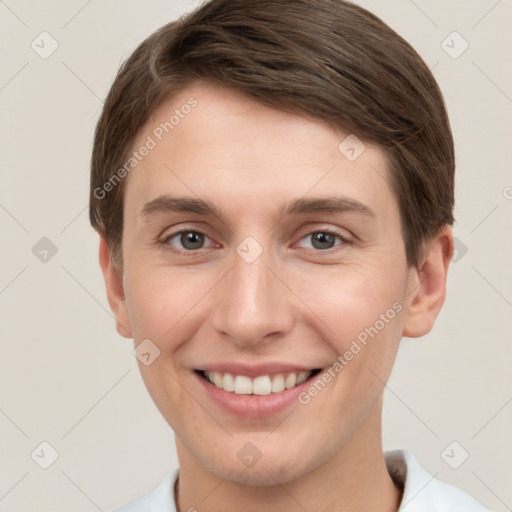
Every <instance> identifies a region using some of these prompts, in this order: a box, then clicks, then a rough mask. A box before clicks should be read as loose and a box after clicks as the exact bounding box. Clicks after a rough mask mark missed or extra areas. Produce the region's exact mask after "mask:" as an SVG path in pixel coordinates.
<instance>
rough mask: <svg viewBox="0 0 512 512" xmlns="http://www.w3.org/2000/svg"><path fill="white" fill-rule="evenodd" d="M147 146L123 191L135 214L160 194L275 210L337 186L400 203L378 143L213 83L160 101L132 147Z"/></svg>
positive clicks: (363, 197)
mask: <svg viewBox="0 0 512 512" xmlns="http://www.w3.org/2000/svg"><path fill="white" fill-rule="evenodd" d="M347 141H348V142H347ZM144 145H147V146H151V149H150V150H149V151H146V152H145V153H147V154H146V155H145V156H144V157H143V158H141V160H140V161H139V162H138V163H137V165H136V167H135V169H134V170H133V171H132V172H131V173H130V174H129V176H128V183H127V184H126V185H127V191H126V195H125V200H126V202H127V203H128V202H130V203H134V204H135V206H136V207H137V208H138V209H139V211H140V209H141V208H142V207H143V205H144V204H145V203H147V202H148V201H150V200H152V199H155V198H156V197H158V196H159V195H161V194H163V193H173V194H174V195H187V196H197V197H203V198H208V199H210V200H212V202H216V201H217V200H218V202H219V203H222V204H223V205H224V206H225V207H226V208H229V205H230V204H233V202H234V201H235V200H237V199H239V200H243V201H245V203H246V206H247V207H248V208H253V211H254V209H255V208H256V209H259V210H260V211H262V208H263V206H264V205H265V204H267V205H268V204H273V205H274V207H275V209H276V210H277V209H281V208H282V206H283V201H285V202H286V201H288V200H292V199H296V198H297V197H302V196H306V195H312V196H315V195H325V194H331V195H332V194H333V193H334V192H338V193H343V195H344V196H349V197H351V198H353V199H355V200H358V201H360V202H366V203H368V202H370V203H371V202H377V203H381V204H382V203H386V201H387V202H388V203H391V204H388V205H387V207H388V208H389V207H390V206H391V207H394V208H396V204H395V205H393V204H392V203H393V202H394V201H395V200H394V196H393V194H392V192H391V187H390V184H389V181H390V180H389V177H388V173H387V170H386V158H385V154H384V153H383V151H382V150H381V149H379V148H378V147H376V146H374V145H371V144H368V143H365V142H362V141H359V140H358V139H357V138H355V137H354V135H351V134H350V133H347V132H344V131H343V130H342V129H341V128H339V127H336V126H333V125H331V124H329V123H326V122H325V121H323V120H321V119H316V118H315V119H313V118H311V117H306V116H299V115H297V114H292V113H288V112H284V111H281V110H277V109H273V108H269V107H267V106H264V105H262V104H260V103H258V102H256V101H254V100H252V99H250V98H248V97H247V96H245V95H243V94H242V93H240V92H238V91H234V90H232V89H229V88H226V87H223V86H219V85H216V84H209V85H208V84H206V85H205V84H204V83H196V84H193V85H191V86H189V87H187V88H185V89H183V90H182V91H181V92H180V93H179V94H177V95H175V96H173V97H172V98H169V99H168V100H166V101H165V102H164V103H163V104H162V105H161V106H160V107H159V108H158V109H157V110H156V111H155V112H154V113H153V115H152V116H151V118H150V119H149V120H148V121H147V122H146V124H145V126H144V127H143V128H142V129H141V130H140V132H139V134H138V136H137V138H136V141H135V143H134V145H133V148H132V149H133V150H134V151H137V150H138V149H139V148H141V147H142V146H144ZM347 149H348V150H349V151H348V152H347ZM363 149H364V151H363ZM361 151H362V153H361V154H360V155H359V153H360V152H361ZM354 155H355V156H356V157H357V158H355V159H354V158H353V157H354ZM234 192H236V194H234ZM375 206H378V204H376V205H375ZM384 206H386V205H385V204H384ZM262 213H263V212H262Z"/></svg>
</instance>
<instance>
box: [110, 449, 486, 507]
mask: <svg viewBox="0 0 512 512" xmlns="http://www.w3.org/2000/svg"><path fill="white" fill-rule="evenodd" d="M384 458H385V461H386V466H387V468H388V472H389V474H390V475H391V478H392V479H393V480H394V481H395V482H397V483H398V484H399V485H403V487H404V494H403V498H402V502H401V505H400V508H399V512H491V511H490V510H489V509H487V508H486V507H484V506H483V505H482V504H480V503H478V501H476V500H475V499H474V498H473V497H472V496H470V495H469V494H468V493H466V492H465V491H463V490H461V489H458V488H457V487H454V486H453V485H450V484H447V483H445V482H442V481H440V480H438V479H437V478H434V477H433V476H432V475H431V474H430V473H428V472H427V471H426V470H425V469H424V468H423V467H422V466H420V464H419V462H418V461H417V460H416V458H415V457H414V455H413V454H412V453H411V452H409V451H408V450H393V451H388V452H385V453H384ZM178 473H179V469H176V470H174V471H172V472H171V473H169V474H168V475H167V476H166V477H165V478H164V480H162V482H161V483H160V484H159V485H158V487H157V488H156V489H155V490H154V491H153V492H151V493H149V494H146V495H145V496H142V497H140V498H138V499H136V500H135V501H132V502H130V503H128V504H127V505H125V506H124V507H121V508H118V509H116V510H114V511H113V512H176V506H175V503H174V483H175V481H176V478H177V477H178Z"/></svg>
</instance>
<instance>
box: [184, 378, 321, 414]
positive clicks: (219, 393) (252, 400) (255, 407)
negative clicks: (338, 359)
mask: <svg viewBox="0 0 512 512" xmlns="http://www.w3.org/2000/svg"><path fill="white" fill-rule="evenodd" d="M193 373H194V377H195V378H196V379H197V380H198V381H199V384H200V385H201V386H202V388H203V389H204V391H205V392H206V394H207V395H208V396H209V397H210V398H211V399H212V400H213V401H214V402H215V403H216V404H217V405H219V406H220V407H221V408H222V409H224V410H225V411H227V412H230V413H232V414H236V415H237V416H242V417H244V418H263V417H268V416H274V415H275V414H278V413H280V412H282V411H284V410H285V409H287V408H288V407H290V406H291V405H292V404H293V403H298V398H297V397H298V395H299V394H300V393H301V392H302V391H304V390H305V389H307V388H308V387H309V385H310V384H311V382H310V380H311V379H312V378H315V377H316V376H314V377H310V378H309V379H308V380H306V381H304V382H303V383H302V384H299V385H298V386H295V387H294V388H291V389H285V390H284V391H280V392H279V393H270V395H237V394H236V393H230V392H229V391H224V390H223V389H219V388H218V387H217V386H215V385H214V384H212V383H211V382H210V381H208V380H206V379H204V378H203V377H201V376H200V375H198V374H197V373H196V372H193Z"/></svg>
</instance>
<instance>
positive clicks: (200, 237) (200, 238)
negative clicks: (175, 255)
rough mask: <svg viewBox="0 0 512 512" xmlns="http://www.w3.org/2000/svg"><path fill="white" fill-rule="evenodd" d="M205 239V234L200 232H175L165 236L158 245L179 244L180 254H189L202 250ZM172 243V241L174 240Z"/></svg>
mask: <svg viewBox="0 0 512 512" xmlns="http://www.w3.org/2000/svg"><path fill="white" fill-rule="evenodd" d="M205 238H208V237H207V236H206V234H205V233H203V232H202V231H196V230H191V229H189V230H183V231H177V232H176V233H171V234H169V235H167V236H166V237H165V238H164V239H163V240H162V241H161V242H160V243H161V244H163V245H175V243H177V242H178V243H180V244H181V246H182V247H183V249H181V248H178V250H179V251H181V252H185V251H186V252H191V251H196V250H198V249H204V247H203V244H204V241H205ZM175 239H176V241H177V242H176V241H175V242H173V240H175Z"/></svg>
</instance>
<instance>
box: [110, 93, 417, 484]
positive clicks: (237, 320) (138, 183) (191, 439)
mask: <svg viewBox="0 0 512 512" xmlns="http://www.w3.org/2000/svg"><path fill="white" fill-rule="evenodd" d="M191 98H193V99H191ZM185 105H189V107H190V108H185V107H184V106H185ZM173 114H174V115H175V118H174V119H173V120H171V123H172V129H170V128H169V126H170V125H167V130H168V131H169V133H166V131H165V130H163V129H162V126H163V123H166V122H168V123H169V120H170V118H171V116H172V115H173ZM178 119H179V120H178ZM348 135H349V133H344V132H343V131H342V130H341V129H338V128H334V127H332V126H330V125H328V124H326V123H324V122H322V121H319V120H314V119H309V118H308V119H307V118H304V117H299V116H296V115H292V114H289V113H284V112H280V111H277V110H274V109H270V108H267V107H265V106H262V105H261V104H258V103H255V102H253V101H252V100H250V99H248V98H246V97H244V96H242V95H240V94H239V93H237V92H234V91H231V90H229V89H224V88H222V87H220V86H216V85H215V86H214V85H210V86H209V87H207V88H206V89H204V84H196V85H192V86H189V87H188V88H187V89H185V90H183V91H182V92H181V93H180V94H179V95H178V96H175V97H173V98H172V99H170V100H168V101H167V102H166V103H165V104H164V105H162V106H161V107H160V108H159V109H158V110H157V111H156V113H155V115H154V116H153V118H152V119H150V121H149V122H148V123H147V124H146V126H145V127H144V129H143V130H142V131H141V132H140V134H139V136H138V138H137V141H136V143H135V144H134V150H137V149H138V148H140V147H141V146H143V145H144V144H146V145H147V146H148V147H149V146H153V147H151V148H150V150H149V151H148V152H147V154H146V155H145V156H144V157H143V158H141V160H140V161H139V162H138V164H137V165H136V167H135V168H134V170H133V171H132V172H131V173H130V174H129V176H128V177H127V178H126V180H127V182H126V183H125V185H126V189H125V196H124V205H125V206H124V232H123V242H122V250H123V257H124V268H123V274H122V289H123V295H124V297H125V299H124V300H122V301H121V302H120V304H118V306H117V308H116V316H117V318H118V321H119V322H120V323H121V324H122V325H123V326H124V331H123V333H124V334H125V335H126V336H129V337H133V338H134V341H135V346H138V345H139V344H140V343H141V342H143V340H150V341H145V342H144V343H146V345H141V347H145V350H144V353H145V354H148V353H149V355H145V356H144V357H145V358H146V359H145V361H144V359H143V358H141V359H143V361H144V363H145V364H144V363H143V362H140V361H139V367H140V371H141V373H142V376H143V379H144V382H145V384H146V386H147V389H148V391H149V393H150V394H151V397H152V398H153V400H154V401H155V403H156V405H157V407H158V408H159V410H160V412H161V413H162V415H163V416H164V418H165V419H166V420H167V422H168V423H169V425H171V427H172V428H173V429H174V431H175V434H176V440H177V446H178V453H179V454H180V456H182V457H184V458H185V457H189V458H191V459H194V460H195V461H198V462H199V463H200V464H201V465H202V467H206V468H208V469H209V470H210V471H211V472H213V473H214V474H216V475H219V476H226V475H228V474H229V475H230V476H229V479H230V480H232V481H236V482H239V483H245V484H251V485H272V484H275V481H274V480H273V478H272V477H270V476H269V475H279V476H280V481H281V482H287V481H291V480H293V479H296V478H298V477H300V476H301V475H305V474H307V473H308V472H310V471H312V470H313V469H315V468H317V467H319V466H320V465H322V464H323V463H326V461H328V460H329V459H330V458H332V456H333V454H334V453H343V452H344V451H345V453H348V451H349V450H350V449H352V450H356V449H357V447H358V446H359V447H360V446H362V445H363V444H364V443H365V442H366V443H367V442H369V439H368V436H374V438H375V439H376V438H377V437H378V434H379V433H380V432H378V431H376V429H375V428H374V429H371V428H366V427H365V425H366V426H367V425H370V424H372V425H377V424H378V422H379V421H380V408H379V404H380V400H381V395H382V391H383V387H384V382H385V381H386V380H387V378H388V376H389V373H390V370H391V367H392V364H393V361H394V358H395V355H396V351H397V348H398V344H399V341H400V338H401V336H402V335H403V334H404V327H405V323H406V322H407V321H408V320H407V318H408V317H407V314H408V311H409V309H410V307H411V304H412V303H413V302H412V301H413V299H414V293H413V292H414V288H415V287H416V286H417V284H418V279H416V278H417V277H418V275H417V273H416V271H415V270H413V269H410V268H408V266H407V262H406V256H405V246H404V241H403V239H402V236H401V225H400V216H399V208H398V205H397V201H396V198H395V196H394V194H393V192H392V190H391V188H390V185H389V175H388V172H387V170H386V160H385V155H384V154H383V152H382V151H381V150H380V149H379V148H377V147H375V146H373V145H371V144H368V143H365V149H364V151H363V152H362V153H361V154H360V155H359V156H358V157H357V158H356V159H355V160H354V156H357V153H358V152H359V150H360V149H362V146H354V147H355V150H356V151H354V152H352V151H350V147H352V146H351V145H350V144H349V142H350V141H351V139H348V141H346V142H345V143H344V144H345V145H343V144H342V146H341V148H342V150H343V151H340V149H339V146H340V143H341V142H342V141H344V140H345V138H346V137H347V136H348ZM148 137H149V138H148ZM150 139H151V140H152V141H153V142H154V143H155V144H153V143H151V142H149V144H148V141H150ZM160 139H161V140H160ZM347 144H348V146H347ZM347 148H348V149H347ZM142 152H144V153H146V152H145V151H142ZM142 152H141V153H142ZM348 157H349V158H348ZM158 354H159V355H158ZM155 355H158V357H156V358H155V359H154V360H153V358H154V357H155ZM304 379H305V380H304ZM210 381H213V382H210ZM233 388H234V390H233ZM365 428H366V430H365ZM365 432H366V433H365ZM368 432H370V433H368ZM258 458H259V460H257V459H258ZM254 461H256V463H255V464H254Z"/></svg>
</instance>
